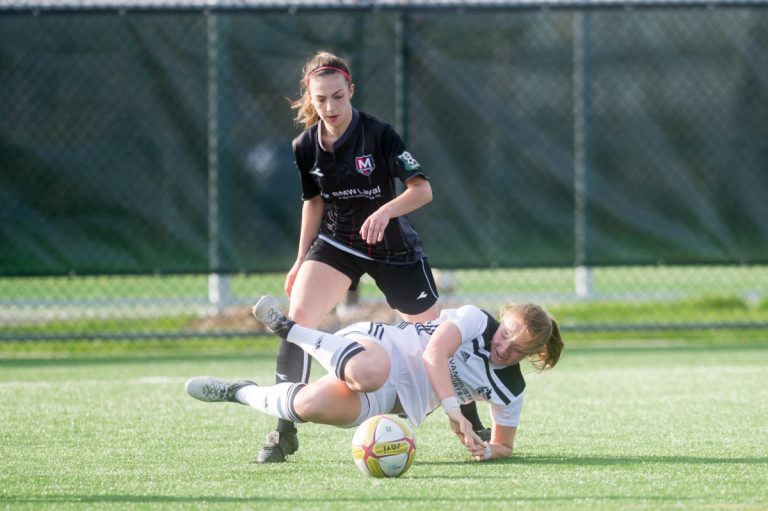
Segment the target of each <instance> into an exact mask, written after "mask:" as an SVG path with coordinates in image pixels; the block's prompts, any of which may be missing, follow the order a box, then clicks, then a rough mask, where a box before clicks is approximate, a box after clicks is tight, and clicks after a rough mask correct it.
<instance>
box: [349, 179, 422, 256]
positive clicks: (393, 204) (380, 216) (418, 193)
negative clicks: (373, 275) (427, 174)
mask: <svg viewBox="0 0 768 511" xmlns="http://www.w3.org/2000/svg"><path fill="white" fill-rule="evenodd" d="M405 186H406V189H405V191H404V192H403V193H401V194H400V195H398V196H397V197H395V198H394V199H392V200H391V201H389V202H387V203H386V204H384V205H383V206H382V207H380V208H379V209H377V210H376V211H375V212H373V214H371V216H369V217H368V218H366V219H365V222H363V225H362V227H361V228H360V236H362V237H363V239H364V240H365V241H366V242H367V243H368V244H369V245H373V244H374V243H379V242H380V241H381V240H382V239H383V238H384V229H386V228H387V225H388V224H389V221H390V220H391V219H393V218H397V217H399V216H402V215H407V214H408V213H411V212H413V211H415V210H417V209H419V208H420V207H422V206H424V205H425V204H428V203H430V202H431V201H432V186H431V185H430V184H429V181H428V180H426V179H424V178H423V177H420V176H416V177H413V178H411V179H409V180H408V181H406V183H405Z"/></svg>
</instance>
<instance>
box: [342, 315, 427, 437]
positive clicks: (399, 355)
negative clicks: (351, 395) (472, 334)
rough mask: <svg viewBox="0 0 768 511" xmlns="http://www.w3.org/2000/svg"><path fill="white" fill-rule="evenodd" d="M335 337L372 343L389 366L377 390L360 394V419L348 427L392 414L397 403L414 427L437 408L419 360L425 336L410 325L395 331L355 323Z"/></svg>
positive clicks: (391, 327) (425, 340) (379, 325)
mask: <svg viewBox="0 0 768 511" xmlns="http://www.w3.org/2000/svg"><path fill="white" fill-rule="evenodd" d="M336 335H341V336H345V337H363V338H365V339H369V340H371V341H372V342H375V343H376V344H378V345H379V346H381V347H382V348H384V350H386V352H387V354H388V355H389V359H390V364H391V369H390V374H389V378H388V379H387V381H386V383H385V384H384V385H383V386H382V387H381V388H380V389H378V390H377V391H375V392H369V393H360V404H361V411H360V416H358V418H357V420H356V421H355V424H351V425H350V427H352V426H356V425H358V424H361V423H362V422H363V421H364V420H365V419H367V418H369V417H373V416H375V415H380V414H386V413H393V412H392V409H393V408H394V406H395V404H396V403H397V400H398V399H399V400H400V403H401V406H402V408H403V411H404V413H405V414H406V415H407V416H408V419H409V420H410V421H411V422H412V423H413V424H414V425H416V426H418V425H419V424H421V422H422V421H423V420H424V418H425V417H426V416H427V414H428V413H429V412H431V411H432V410H433V409H434V408H435V407H436V406H438V405H439V401H438V400H437V397H436V396H435V394H434V392H433V391H432V385H430V383H429V378H428V377H427V374H426V370H425V369H424V364H423V363H422V358H421V355H422V354H423V352H424V347H425V346H426V343H427V341H428V340H429V336H428V335H419V332H418V331H417V329H416V327H415V326H414V325H412V324H408V325H407V326H406V327H405V328H399V327H397V326H393V325H382V324H381V323H356V324H354V325H350V326H348V327H347V328H344V329H343V330H339V331H338V332H336Z"/></svg>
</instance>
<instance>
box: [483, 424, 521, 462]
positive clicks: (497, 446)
mask: <svg viewBox="0 0 768 511" xmlns="http://www.w3.org/2000/svg"><path fill="white" fill-rule="evenodd" d="M515 433H517V428H516V427H511V426H501V425H499V424H496V423H494V424H493V427H492V428H491V441H490V442H488V444H487V446H486V447H485V449H483V450H482V452H480V450H478V451H477V452H473V453H472V454H473V456H474V457H475V459H476V460H478V461H483V460H486V459H499V458H506V457H507V456H510V455H511V454H512V446H513V445H514V442H515Z"/></svg>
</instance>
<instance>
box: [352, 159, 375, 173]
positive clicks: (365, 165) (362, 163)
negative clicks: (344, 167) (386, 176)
mask: <svg viewBox="0 0 768 511" xmlns="http://www.w3.org/2000/svg"><path fill="white" fill-rule="evenodd" d="M355 169H356V170H357V171H358V172H359V173H361V174H362V175H364V176H370V175H371V172H373V169H374V164H373V157H372V156H371V155H370V154H368V155H365V156H358V157H356V158H355Z"/></svg>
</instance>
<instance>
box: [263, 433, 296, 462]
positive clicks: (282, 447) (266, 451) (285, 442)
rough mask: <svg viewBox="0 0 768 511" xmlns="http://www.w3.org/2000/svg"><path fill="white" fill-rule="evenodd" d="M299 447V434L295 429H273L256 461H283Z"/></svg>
mask: <svg viewBox="0 0 768 511" xmlns="http://www.w3.org/2000/svg"><path fill="white" fill-rule="evenodd" d="M298 449H299V436H298V435H297V434H296V432H295V431H272V432H271V433H270V434H268V435H267V440H266V442H264V447H262V448H261V451H259V456H258V457H257V458H256V463H283V462H284V461H285V457H286V456H288V455H289V454H293V453H295V452H296V451H297V450H298Z"/></svg>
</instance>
